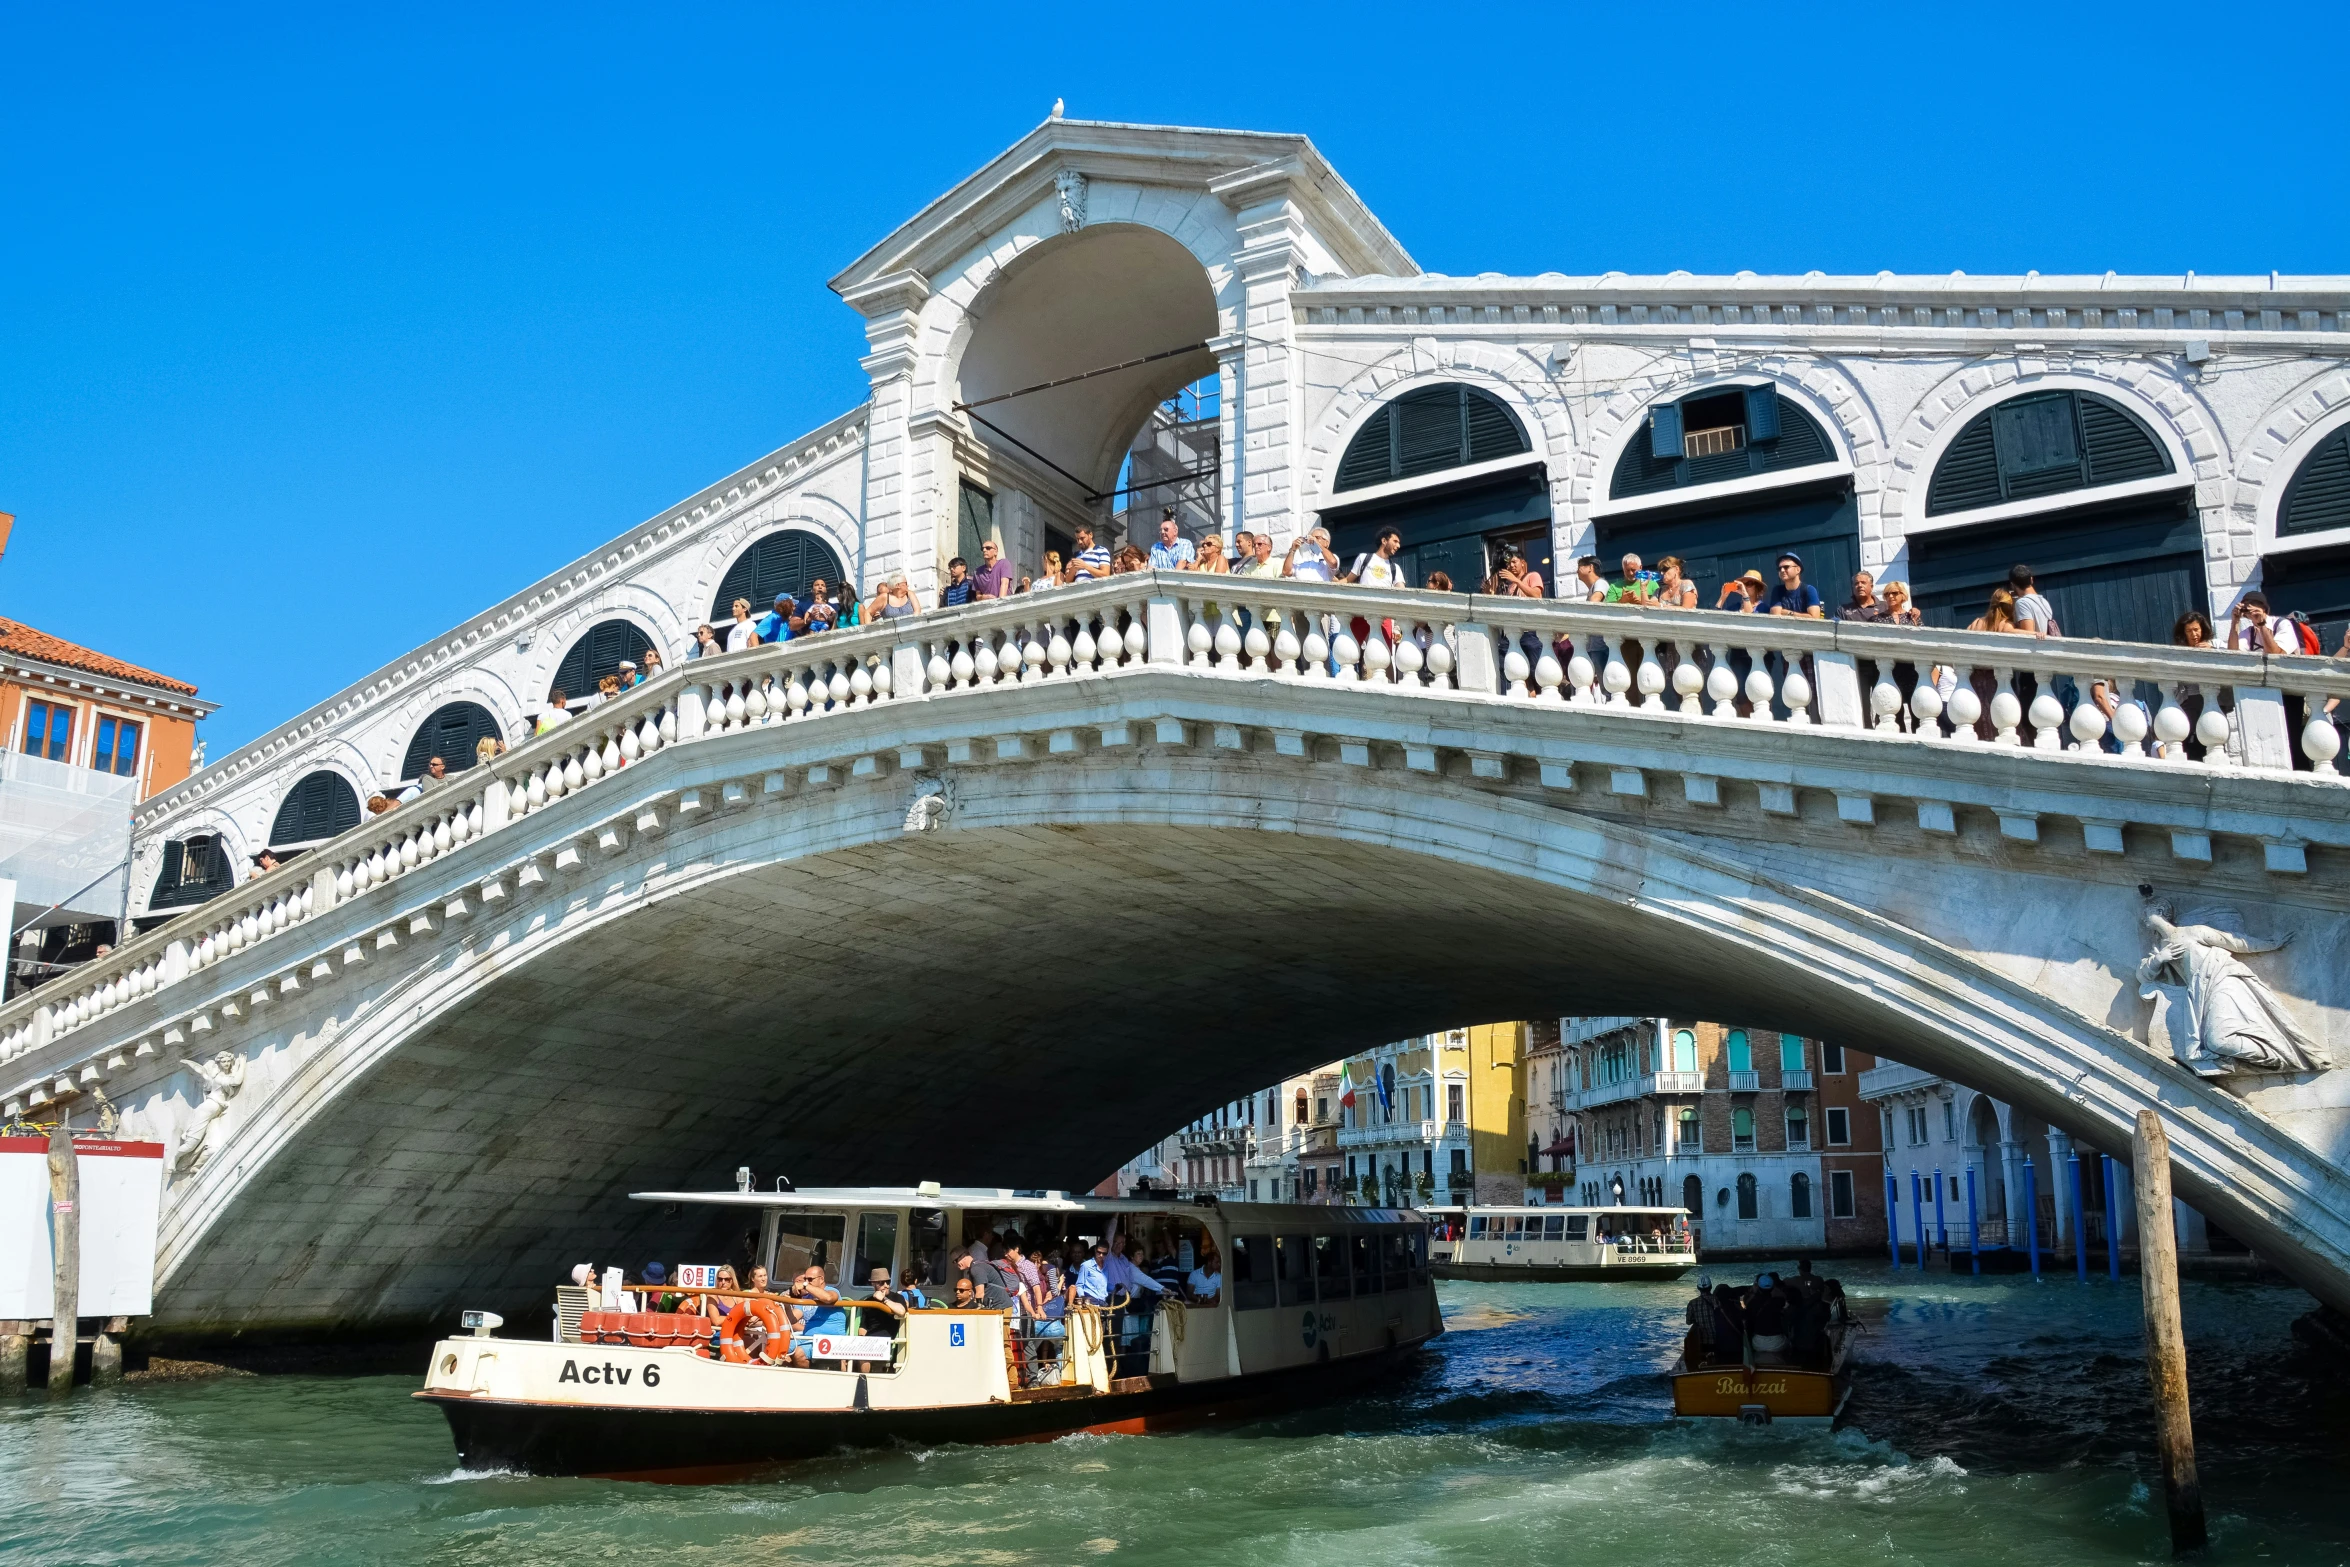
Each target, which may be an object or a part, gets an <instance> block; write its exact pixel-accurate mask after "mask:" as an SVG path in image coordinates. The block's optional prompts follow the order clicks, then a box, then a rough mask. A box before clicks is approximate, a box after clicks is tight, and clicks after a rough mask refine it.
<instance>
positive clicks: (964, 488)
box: [758, 482, 995, 612]
mask: <svg viewBox="0 0 2350 1567" xmlns="http://www.w3.org/2000/svg"><path fill="white" fill-rule="evenodd" d="M994 537H995V497H994V496H992V495H990V494H988V493H987V491H985V490H983V489H981V488H980V487H979V486H978V485H976V484H972V483H969V482H965V483H963V484H962V485H960V486H958V487H957V489H956V493H955V553H956V554H957V555H959V556H961V557H962V559H963V564H964V565H966V566H968V567H970V568H971V570H972V571H974V572H977V571H978V570H979V546H980V545H981V544H982V543H984V542H985V541H987V540H989V539H992V538H994ZM785 591H787V592H788V591H789V590H788V589H786V590H785ZM795 596H796V595H795ZM836 596H837V595H836ZM774 603H775V596H774V595H773V594H769V595H768V596H767V602H766V603H764V604H761V605H759V606H758V608H759V609H760V610H761V611H762V612H764V611H766V610H767V609H769V608H772V607H773V605H774Z"/></svg>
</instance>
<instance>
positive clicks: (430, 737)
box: [400, 688, 568, 779]
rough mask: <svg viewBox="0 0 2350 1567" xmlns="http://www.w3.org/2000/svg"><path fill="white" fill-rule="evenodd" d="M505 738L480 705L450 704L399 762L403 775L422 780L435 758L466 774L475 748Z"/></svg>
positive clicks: (421, 726)
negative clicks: (426, 769) (480, 744)
mask: <svg viewBox="0 0 2350 1567" xmlns="http://www.w3.org/2000/svg"><path fill="white" fill-rule="evenodd" d="M566 689H568V688H566ZM505 738H506V737H505V736H504V735H503V734H501V733H499V731H498V721H497V719H495V718H493V717H491V716H490V710H489V709H488V708H486V707H484V706H482V705H481V704H480V703H479V702H450V703H448V704H446V705H444V706H443V707H441V708H440V709H439V710H437V711H436V712H434V714H433V715H432V716H431V717H430V718H427V719H426V720H425V721H424V722H423V723H422V724H419V725H418V726H417V729H416V738H415V739H413V740H411V741H409V742H408V754H407V755H406V756H404V757H402V758H401V759H400V776H401V777H402V778H404V779H413V778H422V777H423V776H424V769H425V767H426V765H427V764H428V763H430V762H431V761H432V759H433V758H434V757H436V756H437V757H439V758H440V759H441V760H442V761H443V762H445V763H447V764H448V768H449V771H450V772H453V773H456V772H463V771H464V770H465V769H466V768H468V767H471V766H472V765H473V763H474V754H473V748H474V747H475V746H476V745H478V744H479V743H480V742H481V741H483V740H485V739H486V740H503V739H505Z"/></svg>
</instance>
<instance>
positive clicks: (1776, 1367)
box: [1672, 1323, 1853, 1426]
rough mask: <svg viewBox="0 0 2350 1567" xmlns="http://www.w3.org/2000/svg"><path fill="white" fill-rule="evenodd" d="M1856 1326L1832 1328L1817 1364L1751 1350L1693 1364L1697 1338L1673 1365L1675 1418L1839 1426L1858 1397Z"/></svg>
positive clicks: (1817, 1357) (1691, 1340)
mask: <svg viewBox="0 0 2350 1567" xmlns="http://www.w3.org/2000/svg"><path fill="white" fill-rule="evenodd" d="M1852 1333H1853V1327H1852V1325H1851V1324H1850V1323H1840V1324H1837V1325H1834V1326H1831V1327H1829V1328H1828V1329H1827V1330H1826V1338H1827V1353H1826V1354H1825V1355H1824V1356H1815V1357H1813V1360H1812V1361H1811V1363H1808V1364H1795V1363H1793V1357H1792V1356H1787V1355H1771V1354H1761V1353H1755V1352H1753V1351H1751V1350H1750V1351H1749V1352H1748V1357H1747V1358H1749V1359H1751V1360H1752V1361H1753V1364H1748V1363H1747V1361H1746V1359H1740V1360H1732V1361H1715V1360H1712V1359H1701V1360H1699V1361H1698V1363H1697V1364H1695V1365H1692V1364H1691V1363H1690V1356H1691V1354H1692V1353H1694V1352H1696V1347H1697V1339H1696V1335H1695V1334H1692V1335H1691V1336H1690V1339H1689V1341H1688V1342H1687V1343H1685V1344H1684V1345H1683V1348H1682V1352H1681V1358H1680V1359H1679V1360H1677V1361H1675V1362H1674V1364H1673V1372H1672V1376H1673V1414H1674V1416H1675V1417H1676V1418H1678V1419H1683V1420H1735V1421H1738V1422H1739V1423H1740V1424H1742V1425H1757V1426H1770V1425H1786V1424H1789V1423H1793V1424H1795V1425H1820V1426H1827V1425H1833V1424H1835V1421H1836V1417H1837V1416H1838V1415H1839V1414H1842V1413H1843V1411H1844V1402H1845V1400H1846V1399H1848V1398H1850V1397H1851V1396H1852V1364H1851V1353H1852V1346H1851V1339H1852Z"/></svg>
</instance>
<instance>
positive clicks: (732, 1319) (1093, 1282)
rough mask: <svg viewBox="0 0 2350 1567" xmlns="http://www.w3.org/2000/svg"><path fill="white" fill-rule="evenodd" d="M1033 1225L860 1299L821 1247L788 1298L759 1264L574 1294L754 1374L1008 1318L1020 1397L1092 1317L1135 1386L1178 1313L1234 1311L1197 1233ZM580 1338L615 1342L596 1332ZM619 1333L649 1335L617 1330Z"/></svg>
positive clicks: (839, 1364) (599, 1281)
mask: <svg viewBox="0 0 2350 1567" xmlns="http://www.w3.org/2000/svg"><path fill="white" fill-rule="evenodd" d="M1025 1218H1026V1222H1027V1225H1028V1233H1027V1234H1026V1235H1023V1233H1022V1230H1021V1229H1020V1227H1019V1225H1018V1224H1017V1223H1016V1222H1009V1221H1007V1222H1006V1223H1004V1224H1003V1226H1002V1227H1001V1228H999V1227H998V1226H997V1225H996V1224H993V1223H989V1224H986V1225H985V1226H984V1227H983V1228H982V1229H981V1231H980V1233H979V1234H978V1235H977V1237H976V1238H974V1239H973V1240H971V1241H969V1242H968V1243H966V1244H964V1245H962V1246H959V1247H956V1248H954V1249H953V1250H952V1251H951V1252H947V1253H945V1254H943V1255H942V1256H939V1257H931V1258H920V1257H918V1258H917V1259H916V1261H915V1263H914V1265H912V1266H910V1267H907V1268H905V1269H903V1270H901V1271H900V1272H899V1273H898V1275H897V1277H896V1278H895V1279H893V1278H892V1277H891V1272H890V1269H889V1268H888V1267H886V1266H875V1267H868V1268H866V1269H865V1270H864V1271H865V1278H864V1283H863V1287H862V1288H858V1287H855V1286H849V1287H846V1288H844V1287H843V1286H842V1285H841V1283H840V1280H839V1277H838V1274H839V1269H838V1268H837V1266H832V1265H828V1264H827V1262H826V1261H825V1260H824V1258H823V1256H822V1254H821V1248H822V1246H823V1244H824V1243H821V1242H820V1243H818V1246H819V1254H818V1255H817V1257H816V1260H814V1261H812V1262H810V1263H809V1265H808V1266H806V1267H804V1268H802V1269H800V1270H799V1271H798V1272H796V1273H794V1274H793V1276H792V1278H791V1281H790V1282H789V1283H788V1284H786V1285H783V1286H782V1287H780V1288H777V1287H775V1286H774V1285H773V1283H772V1281H770V1279H769V1278H768V1273H767V1269H766V1268H765V1267H763V1266H758V1265H753V1266H752V1267H751V1268H750V1271H749V1274H748V1277H747V1279H746V1278H745V1277H744V1276H743V1275H742V1274H740V1273H738V1272H737V1270H736V1269H735V1267H734V1266H733V1265H732V1264H731V1263H730V1264H726V1265H724V1266H721V1267H719V1268H717V1269H716V1270H715V1278H714V1282H711V1283H708V1284H701V1285H697V1286H696V1287H693V1288H687V1287H684V1286H682V1285H680V1284H678V1283H677V1282H675V1280H676V1278H677V1276H678V1275H677V1272H676V1271H675V1270H672V1269H671V1268H670V1267H669V1266H668V1265H667V1264H666V1263H661V1262H648V1263H646V1264H645V1265H644V1268H643V1270H642V1272H641V1274H640V1275H639V1277H638V1279H637V1281H636V1282H634V1283H629V1282H628V1281H626V1280H625V1278H624V1277H623V1274H622V1270H620V1269H618V1268H609V1269H605V1270H604V1271H603V1272H602V1273H601V1274H600V1275H599V1273H598V1271H597V1269H596V1268H595V1266H594V1265H593V1264H591V1263H581V1264H579V1265H578V1266H577V1267H575V1268H573V1269H572V1270H571V1283H572V1284H573V1286H575V1287H577V1288H580V1289H583V1290H585V1291H587V1298H588V1302H589V1309H590V1310H591V1311H594V1312H596V1313H598V1314H599V1316H600V1317H601V1318H603V1319H607V1320H608V1319H610V1318H611V1317H614V1316H618V1317H621V1318H623V1319H625V1318H627V1317H631V1316H634V1315H636V1314H638V1313H652V1314H658V1315H660V1316H663V1317H666V1318H668V1319H670V1320H671V1321H672V1322H674V1321H676V1320H677V1319H680V1318H683V1319H687V1320H689V1321H690V1322H691V1324H692V1326H690V1327H689V1328H688V1329H686V1330H685V1331H684V1334H683V1336H682V1337H681V1336H680V1335H679V1334H678V1333H677V1332H676V1331H675V1330H674V1329H672V1330H670V1331H669V1332H667V1333H666V1334H665V1337H667V1338H669V1339H672V1340H675V1341H678V1342H686V1341H689V1340H690V1342H692V1343H693V1344H695V1345H697V1346H699V1347H701V1348H702V1349H703V1351H704V1353H706V1354H709V1355H711V1356H712V1357H714V1358H719V1359H725V1360H731V1361H741V1362H745V1363H749V1364H756V1365H776V1366H781V1365H790V1366H801V1367H807V1366H811V1365H813V1366H817V1367H819V1368H824V1367H832V1368H843V1367H848V1366H849V1365H850V1363H849V1362H848V1361H847V1360H845V1359H834V1360H825V1359H822V1358H815V1351H816V1349H817V1347H818V1346H819V1345H820V1344H821V1343H822V1342H823V1341H824V1340H827V1339H833V1338H841V1337H846V1336H850V1335H862V1336H866V1337H873V1338H887V1339H895V1338H898V1337H900V1336H901V1335H902V1334H903V1332H904V1329H905V1321H906V1316H907V1313H909V1312H923V1311H989V1312H997V1313H1001V1314H1002V1315H1003V1316H1004V1318H1005V1326H1006V1332H1005V1344H1006V1346H1007V1347H1006V1359H1007V1363H1008V1367H1009V1370H1010V1373H1011V1376H1012V1379H1013V1382H1014V1383H1015V1385H1019V1386H1032V1385H1041V1384H1044V1383H1048V1382H1057V1381H1058V1380H1059V1378H1060V1361H1061V1356H1062V1353H1063V1349H1064V1347H1065V1345H1066V1343H1067V1340H1068V1334H1069V1324H1070V1322H1071V1321H1072V1320H1073V1319H1074V1318H1075V1317H1077V1316H1079V1315H1082V1314H1083V1313H1084V1312H1086V1311H1089V1310H1090V1311H1093V1312H1098V1313H1099V1314H1100V1317H1099V1320H1100V1322H1101V1324H1102V1327H1101V1329H1100V1330H1099V1331H1101V1332H1102V1333H1103V1334H1104V1335H1105V1337H1106V1340H1107V1342H1108V1345H1109V1355H1110V1358H1111V1361H1112V1368H1113V1374H1114V1375H1119V1376H1124V1375H1129V1374H1136V1375H1138V1374H1140V1371H1141V1370H1142V1369H1144V1365H1145V1362H1147V1359H1148V1356H1149V1353H1150V1341H1151V1331H1152V1325H1153V1323H1154V1322H1155V1320H1156V1319H1157V1318H1158V1317H1159V1316H1160V1315H1161V1314H1163V1313H1164V1312H1166V1311H1168V1310H1169V1309H1171V1307H1170V1303H1172V1309H1175V1310H1188V1309H1190V1308H1191V1307H1194V1306H1202V1307H1213V1306H1216V1305H1219V1304H1221V1303H1222V1297H1223V1292H1224V1275H1223V1264H1222V1261H1221V1259H1220V1258H1219V1257H1218V1256H1217V1254H1216V1249H1215V1242H1214V1241H1213V1240H1212V1239H1211V1238H1210V1237H1209V1234H1208V1232H1207V1230H1206V1229H1205V1228H1203V1227H1201V1226H1199V1225H1184V1224H1180V1223H1179V1222H1177V1221H1173V1220H1168V1219H1163V1218H1161V1219H1148V1218H1146V1219H1141V1220H1138V1221H1137V1223H1136V1229H1137V1230H1138V1231H1139V1232H1140V1233H1129V1232H1127V1231H1125V1230H1124V1229H1123V1228H1122V1227H1121V1228H1120V1229H1114V1230H1113V1231H1112V1232H1111V1233H1110V1234H1108V1235H1101V1236H1084V1235H1074V1234H1063V1233H1061V1232H1060V1230H1059V1229H1058V1228H1056V1227H1055V1224H1054V1221H1053V1220H1052V1219H1050V1218H1048V1217H1045V1216H1040V1215H1034V1214H1030V1215H1026V1216H1025ZM582 1331H583V1334H586V1335H592V1334H593V1333H596V1332H601V1331H606V1330H605V1329H604V1328H603V1326H602V1323H601V1322H600V1321H598V1322H591V1323H590V1324H589V1325H588V1326H587V1327H585V1328H583V1330H582ZM609 1331H610V1332H612V1333H614V1334H616V1335H625V1334H630V1333H636V1334H639V1335H641V1333H642V1331H643V1330H642V1329H641V1328H633V1327H629V1326H626V1325H614V1326H613V1327H611V1328H610V1329H609ZM854 1369H866V1368H865V1367H863V1366H858V1367H855V1368H854Z"/></svg>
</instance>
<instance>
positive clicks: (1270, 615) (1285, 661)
mask: <svg viewBox="0 0 2350 1567" xmlns="http://www.w3.org/2000/svg"><path fill="white" fill-rule="evenodd" d="M1266 614H1267V619H1266V622H1265V624H1266V627H1267V629H1268V630H1270V631H1271V633H1272V636H1273V673H1274V675H1275V676H1276V677H1277V678H1280V679H1284V680H1295V679H1297V678H1298V677H1299V676H1300V675H1302V674H1304V673H1305V671H1304V669H1303V667H1302V665H1301V662H1300V661H1301V660H1302V659H1304V657H1305V643H1304V642H1303V641H1302V640H1301V639H1300V636H1299V632H1298V628H1299V627H1300V626H1302V625H1304V624H1305V617H1304V616H1302V615H1300V614H1298V613H1297V612H1296V611H1294V610H1284V609H1276V610H1268V611H1267V612H1266Z"/></svg>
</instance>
